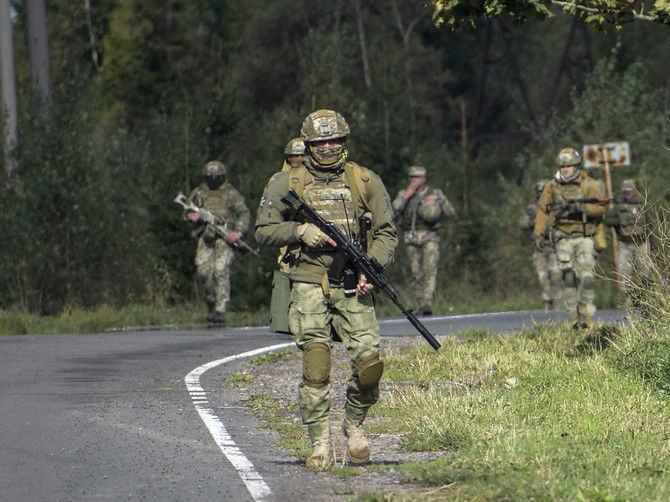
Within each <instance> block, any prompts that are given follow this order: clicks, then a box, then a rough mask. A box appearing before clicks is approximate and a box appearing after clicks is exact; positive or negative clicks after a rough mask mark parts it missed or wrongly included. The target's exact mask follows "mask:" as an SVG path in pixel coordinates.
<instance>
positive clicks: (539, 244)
mask: <svg viewBox="0 0 670 502" xmlns="http://www.w3.org/2000/svg"><path fill="white" fill-rule="evenodd" d="M548 247H549V241H548V240H547V239H545V238H544V236H543V235H536V236H535V249H537V250H538V251H539V252H540V253H544V252H545V251H546V250H547V248H548Z"/></svg>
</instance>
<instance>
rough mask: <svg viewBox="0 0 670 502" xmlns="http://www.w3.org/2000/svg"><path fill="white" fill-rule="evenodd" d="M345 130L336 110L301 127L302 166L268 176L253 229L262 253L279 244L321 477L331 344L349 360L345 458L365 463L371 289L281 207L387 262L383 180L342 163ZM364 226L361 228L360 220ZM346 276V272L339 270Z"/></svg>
mask: <svg viewBox="0 0 670 502" xmlns="http://www.w3.org/2000/svg"><path fill="white" fill-rule="evenodd" d="M348 135H349V125H348V124H347V122H346V120H345V119H344V117H343V116H342V115H341V114H339V113H338V112H336V111H334V110H317V111H315V112H313V113H311V114H310V115H309V116H308V117H307V118H305V120H304V121H303V123H302V129H301V137H302V139H303V140H304V142H305V145H306V151H305V158H304V160H303V162H302V164H301V165H300V166H298V167H294V168H292V169H290V170H287V171H284V172H281V173H279V174H277V175H275V176H273V177H272V178H271V179H270V181H269V182H268V184H267V186H266V187H265V190H264V192H263V197H262V199H261V202H260V205H259V208H258V213H257V220H256V226H255V236H256V240H257V241H258V242H259V243H260V244H261V245H263V246H275V247H282V246H286V251H285V253H284V254H283V257H282V263H284V264H286V270H287V275H288V277H289V279H290V283H291V293H290V295H291V299H290V309H289V314H288V323H289V329H290V332H291V333H292V335H293V336H294V339H295V342H296V345H297V346H298V348H299V349H300V350H301V351H302V362H303V364H302V381H301V383H300V386H299V391H298V396H299V404H300V413H301V416H302V422H303V424H304V425H306V426H307V431H308V433H309V437H310V439H311V441H312V453H311V455H310V456H309V458H308V459H307V467H310V468H312V469H316V470H323V469H327V468H328V467H329V466H331V465H332V464H333V461H334V455H333V447H332V443H331V433H330V369H331V364H332V363H331V350H332V348H333V336H336V337H337V339H341V340H342V343H343V345H344V346H345V347H346V348H347V352H348V354H349V358H350V360H351V369H352V373H351V377H350V379H349V382H348V385H347V391H346V404H345V407H344V416H345V418H344V423H343V431H344V434H345V435H346V437H347V456H348V458H349V460H350V461H351V462H353V463H356V464H361V463H365V462H368V461H369V460H370V445H369V443H368V440H367V439H366V437H365V434H364V431H363V426H362V425H363V421H364V420H365V418H366V416H367V413H368V410H369V409H370V407H371V406H372V405H373V404H374V403H375V402H376V401H377V399H378V397H379V380H380V378H381V375H382V370H383V358H382V354H381V351H380V347H379V325H378V324H377V318H376V315H375V307H374V300H373V299H372V295H371V294H370V293H371V291H372V287H373V284H372V283H371V282H368V278H367V277H365V276H364V275H361V274H358V273H356V272H355V271H352V270H351V269H347V268H346V267H344V268H342V267H337V266H333V264H334V262H335V260H336V256H337V255H338V250H339V249H338V248H339V247H340V246H338V245H337V243H336V241H335V240H333V238H331V237H329V236H328V235H327V234H326V233H324V232H323V231H322V230H320V229H319V227H318V226H317V225H316V224H315V223H313V222H310V221H307V220H306V219H305V218H304V217H302V216H301V215H300V214H298V212H297V211H296V210H295V208H294V207H292V206H291V205H290V204H289V203H288V202H286V201H285V200H282V199H283V198H284V197H285V196H286V194H287V193H288V191H289V189H292V190H293V191H294V193H295V194H297V195H298V196H299V197H301V198H304V200H305V201H306V202H307V203H308V204H309V207H311V208H313V209H314V210H315V211H316V212H317V213H318V214H319V215H320V216H321V217H322V218H323V219H325V220H327V221H328V222H331V223H332V224H333V225H336V226H337V228H338V229H339V231H340V232H342V233H343V234H346V235H347V237H348V238H349V239H350V240H351V241H355V242H358V243H361V241H362V240H363V241H366V242H367V254H368V255H369V256H370V257H373V258H375V260H376V262H378V263H379V266H380V267H384V266H386V265H388V264H389V263H390V262H391V260H392V259H393V252H394V250H395V247H396V244H397V242H398V238H397V235H396V229H395V226H394V224H393V210H392V209H391V201H390V199H389V195H388V193H387V191H386V188H385V187H384V185H383V183H382V181H381V179H380V178H379V177H378V176H377V175H376V174H374V173H373V172H372V171H370V170H369V169H366V168H365V167H363V166H360V165H359V164H356V163H354V162H352V161H350V160H349V159H348V152H347V148H346V143H345V141H346V138H347V136H348ZM365 218H367V219H369V221H370V222H371V223H370V226H369V228H367V229H365V228H363V227H364V225H361V222H362V221H363V220H364V219H365ZM347 270H348V271H349V272H347Z"/></svg>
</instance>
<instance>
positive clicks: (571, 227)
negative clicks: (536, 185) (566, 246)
mask: <svg viewBox="0 0 670 502" xmlns="http://www.w3.org/2000/svg"><path fill="white" fill-rule="evenodd" d="M601 197H603V192H602V187H601V184H600V183H598V182H597V181H596V180H594V179H593V178H590V177H589V176H588V175H587V174H586V173H585V172H584V171H582V172H581V173H580V174H579V176H578V177H577V178H576V179H575V180H574V181H572V182H569V183H562V182H560V181H559V174H558V173H557V175H556V177H554V179H553V180H551V181H550V182H549V183H547V185H546V186H545V187H544V190H543V191H542V195H541V196H540V201H539V203H538V206H537V216H536V217H535V229H534V231H533V233H534V234H535V235H536V236H538V237H539V236H543V235H544V234H545V231H546V229H547V227H548V226H551V227H552V229H555V230H557V231H559V232H563V233H565V234H577V233H580V234H582V236H592V235H593V234H595V233H596V230H597V227H598V224H599V223H600V222H601V221H602V217H603V214H604V213H605V206H603V205H601V204H582V205H581V206H582V211H583V213H582V215H577V214H574V215H570V216H563V215H560V214H558V215H557V214H553V215H552V214H551V213H550V208H551V207H552V205H553V204H555V203H557V202H561V201H565V200H567V199H581V198H586V199H590V198H601ZM552 220H553V221H552Z"/></svg>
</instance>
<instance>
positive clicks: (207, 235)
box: [184, 160, 250, 324]
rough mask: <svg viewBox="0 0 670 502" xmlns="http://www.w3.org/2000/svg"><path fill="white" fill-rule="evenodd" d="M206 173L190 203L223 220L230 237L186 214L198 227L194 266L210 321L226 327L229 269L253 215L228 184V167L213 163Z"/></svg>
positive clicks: (199, 217) (195, 215)
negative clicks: (236, 247) (234, 246)
mask: <svg viewBox="0 0 670 502" xmlns="http://www.w3.org/2000/svg"><path fill="white" fill-rule="evenodd" d="M203 173H204V175H205V183H203V184H202V185H200V186H198V187H197V188H195V189H194V190H193V192H191V194H190V196H189V198H188V200H189V202H191V203H192V204H193V205H195V206H198V207H202V208H204V209H207V210H208V211H210V212H211V213H213V214H214V215H215V216H217V217H219V218H220V219H221V220H222V221H224V222H225V227H224V230H225V231H226V232H227V233H228V237H227V238H226V239H223V238H222V237H221V236H220V235H219V234H218V233H217V232H216V230H215V229H214V228H213V227H212V226H211V225H210V224H208V223H206V222H205V221H204V220H203V219H202V217H201V216H200V215H199V214H198V213H196V212H192V211H187V212H185V215H184V216H185V217H186V218H187V219H188V220H190V221H191V222H193V223H194V224H195V225H196V228H195V230H194V231H193V237H196V238H197V239H198V247H197V249H196V252H195V265H196V269H197V274H198V279H199V281H200V283H201V285H202V287H203V289H204V292H205V300H206V302H207V320H208V321H210V322H215V323H218V324H225V315H226V308H227V306H228V302H229V300H230V266H231V264H232V262H233V259H234V253H233V248H232V246H233V244H234V243H235V241H237V240H238V239H241V238H242V236H243V233H244V232H246V231H247V228H248V227H249V220H250V215H249V210H248V209H247V206H246V204H245V203H244V198H243V197H242V195H241V194H240V193H239V192H238V191H237V190H235V188H234V187H233V186H232V185H231V184H230V183H226V182H225V178H226V166H224V165H223V164H222V163H221V162H219V161H217V160H214V161H211V162H208V163H207V165H206V166H205V168H204V171H203Z"/></svg>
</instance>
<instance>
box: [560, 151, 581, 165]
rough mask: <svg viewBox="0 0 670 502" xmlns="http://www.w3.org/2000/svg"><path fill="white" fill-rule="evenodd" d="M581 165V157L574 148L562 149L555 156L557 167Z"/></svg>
mask: <svg viewBox="0 0 670 502" xmlns="http://www.w3.org/2000/svg"><path fill="white" fill-rule="evenodd" d="M581 163H582V156H581V155H579V152H578V151H577V150H575V149H574V148H569V147H568V148H563V149H562V150H561V151H560V152H558V155H557V156H556V164H558V166H559V167H567V166H578V165H579V164H581Z"/></svg>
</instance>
